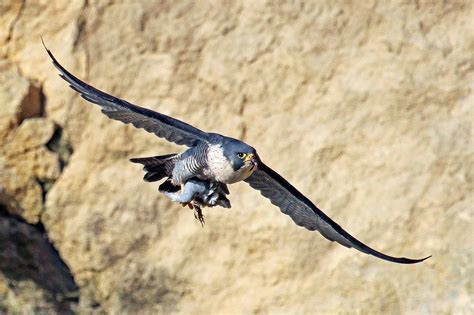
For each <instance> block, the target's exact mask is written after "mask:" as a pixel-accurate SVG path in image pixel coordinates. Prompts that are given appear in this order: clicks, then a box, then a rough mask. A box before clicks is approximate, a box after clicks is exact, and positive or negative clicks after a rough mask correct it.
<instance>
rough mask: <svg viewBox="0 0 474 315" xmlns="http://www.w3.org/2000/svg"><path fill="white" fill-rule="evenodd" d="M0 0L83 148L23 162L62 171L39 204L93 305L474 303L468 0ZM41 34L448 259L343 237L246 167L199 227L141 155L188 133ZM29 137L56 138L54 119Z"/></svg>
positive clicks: (373, 232) (116, 308) (322, 195)
mask: <svg viewBox="0 0 474 315" xmlns="http://www.w3.org/2000/svg"><path fill="white" fill-rule="evenodd" d="M69 3H70V4H69ZM1 8H2V10H4V12H5V14H6V15H5V17H2V18H1V19H0V23H2V24H1V25H0V29H4V27H7V28H8V29H9V32H8V35H4V34H3V33H0V41H4V42H5V45H4V47H2V50H1V51H2V54H3V56H4V58H5V59H8V62H10V63H14V64H15V65H16V66H17V67H18V68H19V69H20V73H21V76H23V77H24V78H30V79H29V80H30V81H29V82H33V81H31V80H37V81H38V82H41V87H42V93H43V94H44V96H45V109H44V112H45V115H46V117H45V118H43V119H42V121H44V122H43V123H40V124H43V125H41V126H38V127H37V129H38V128H39V129H41V130H42V132H44V133H49V132H50V130H51V126H52V125H51V124H52V123H51V121H54V122H55V123H57V124H59V126H60V128H61V129H60V130H62V132H63V133H62V134H63V136H64V139H65V138H67V139H68V141H70V144H71V145H72V147H73V149H74V153H73V154H72V156H71V158H70V160H69V162H68V164H67V165H66V166H65V168H64V170H63V171H62V172H61V173H60V174H59V170H60V168H58V170H57V171H56V170H55V169H54V168H51V169H50V168H48V167H44V166H39V165H38V166H35V167H30V168H27V171H26V173H25V174H26V175H25V176H27V177H28V176H29V178H30V177H34V176H38V174H39V173H38V172H40V170H41V172H40V174H43V175H44V177H46V178H48V179H51V182H53V181H54V183H53V184H52V187H51V189H50V190H49V191H48V192H47V194H46V197H45V204H44V205H43V204H42V203H41V204H40V205H41V207H44V210H43V211H42V215H41V216H40V217H41V221H42V223H43V224H44V227H45V229H46V232H47V233H48V235H49V238H50V239H51V240H52V242H53V243H54V245H55V246H56V248H57V249H58V251H59V253H60V255H61V257H62V258H63V260H64V261H65V263H66V264H67V265H68V266H69V267H70V269H71V272H72V274H73V275H74V278H75V281H76V283H77V285H78V286H79V288H80V307H78V308H77V311H78V312H82V313H89V312H101V311H104V312H108V313H109V312H110V313H136V312H138V311H144V312H146V313H170V312H177V313H181V314H190V313H194V314H216V313H222V314H229V313H306V314H314V313H335V312H364V313H382V312H383V313H395V314H398V313H405V314H412V313H471V312H474V303H473V293H474V292H473V290H474V283H473V279H474V264H473V259H474V257H473V256H474V255H473V253H474V252H473V248H474V246H473V245H474V235H473V232H472V231H473V221H472V203H473V195H472V188H473V187H472V178H473V174H472V170H473V169H474V168H473V157H474V150H473V145H472V132H473V128H472V118H473V105H474V97H473V93H472V87H473V70H474V60H473V57H472V56H473V52H474V35H473V34H474V32H473V30H474V27H473V22H472V20H473V14H472V12H473V11H472V4H471V3H470V2H467V1H466V2H461V1H457V2H455V1H451V2H444V3H439V4H438V3H435V2H427V3H422V2H420V3H418V2H413V3H409V2H400V3H399V2H385V1H374V2H370V3H367V4H363V3H362V2H358V1H354V2H352V3H351V2H345V3H342V2H341V3H339V2H332V1H328V2H326V3H323V2H316V1H314V2H310V3H307V2H306V3H303V2H301V3H300V2H297V3H294V4H289V3H286V2H283V3H276V2H267V3H265V2H263V1H244V2H229V3H226V4H222V3H221V4H217V3H215V2H208V3H205V2H199V3H194V4H193V3H191V2H160V3H158V2H154V1H141V2H138V1H133V2H130V3H128V2H122V1H117V2H115V1H88V2H86V1H83V2H81V1H71V2H66V1H57V2H55V3H49V2H35V1H33V2H26V3H25V4H23V5H22V6H21V8H18V6H16V5H15V4H14V1H12V4H7V5H3V6H2V7H1ZM40 35H42V36H43V37H44V39H45V41H46V43H47V45H48V47H49V48H50V49H51V50H52V51H53V52H54V53H55V55H56V56H57V58H58V59H59V60H60V61H61V62H62V63H63V65H64V66H66V67H67V68H68V69H70V70H71V71H72V72H73V73H75V74H77V75H78V76H79V77H81V78H83V79H85V80H86V81H88V82H89V83H91V84H93V85H94V86H96V87H98V88H100V89H103V90H105V91H108V92H110V93H112V94H114V95H117V96H119V97H123V98H125V99H127V100H129V101H131V102H133V103H136V104H139V105H142V106H146V107H148V108H152V109H155V110H159V111H160V112H162V113H165V114H168V115H172V116H174V117H177V118H179V119H182V120H185V121H187V122H189V123H191V124H193V125H196V126H198V127H199V128H202V129H204V130H207V131H215V132H219V133H223V134H227V135H230V136H234V137H238V138H241V139H243V140H245V141H247V142H249V143H250V144H252V145H254V146H255V147H256V148H257V149H258V151H259V153H260V156H261V157H262V158H263V159H264V160H265V161H266V162H267V164H269V165H271V166H272V167H273V168H275V169H276V170H278V171H279V172H280V173H281V174H282V175H284V176H285V177H286V178H287V179H288V180H290V181H291V182H292V183H293V184H294V185H295V186H296V187H298V188H299V189H300V190H301V191H302V192H304V193H305V194H307V196H308V197H309V198H310V199H311V200H313V201H315V202H316V204H318V205H319V206H320V207H321V208H322V209H324V210H325V212H326V213H327V214H328V215H329V216H331V217H332V218H334V219H335V220H336V221H337V222H338V223H340V224H341V225H342V226H343V227H345V228H346V229H347V230H348V231H349V232H351V233H352V234H354V235H355V236H356V237H358V238H359V239H361V240H362V241H364V242H366V243H368V244H370V245H371V246H373V247H375V248H377V249H380V250H382V251H384V252H387V253H389V254H392V255H396V256H398V255H400V256H408V257H420V256H424V255H427V254H432V255H433V257H432V258H431V259H429V260H428V261H426V262H425V263H423V264H419V265H415V266H403V265H396V264H390V263H386V262H383V261H380V260H377V259H375V258H373V257H369V256H367V255H364V254H361V253H358V252H357V251H355V250H350V249H346V248H343V247H341V246H339V245H337V244H332V243H330V242H327V241H326V240H325V239H324V238H323V237H321V236H320V235H319V234H318V233H312V232H309V231H306V230H303V229H300V228H298V227H297V226H296V225H294V223H293V222H292V221H291V220H290V219H289V218H288V217H286V216H285V215H282V214H281V213H280V212H279V210H278V209H276V208H275V207H273V206H272V205H271V204H270V203H269V202H268V201H266V200H265V199H263V198H262V197H260V195H259V194H258V193H257V192H256V191H253V190H252V189H250V188H249V187H248V186H246V184H243V183H241V184H236V185H233V186H232V187H231V195H230V197H231V201H232V204H233V208H232V209H231V210H224V209H212V210H207V211H205V215H206V219H207V225H206V226H205V228H204V229H202V228H201V227H200V225H199V224H198V223H197V222H196V221H195V220H194V218H193V215H192V212H191V211H189V210H187V209H183V208H181V207H180V206H179V205H176V204H173V203H170V202H168V201H167V200H166V198H164V197H163V196H161V195H159V194H158V192H157V185H151V184H147V183H144V182H142V181H141V176H142V175H143V174H142V172H141V169H140V168H139V167H137V166H136V165H134V164H131V163H129V162H128V159H129V158H131V157H137V156H143V155H148V154H165V153H171V152H178V151H179V150H182V149H183V148H178V147H175V146H173V145H171V144H168V143H165V142H164V141H163V140H160V139H156V138H155V137H153V136H152V135H149V134H147V133H146V132H144V131H142V130H136V129H134V128H133V127H131V126H125V125H123V124H120V123H118V122H115V121H111V120H109V119H107V118H106V117H105V116H104V115H102V114H100V111H99V110H98V109H97V108H96V107H95V106H93V105H91V104H88V103H86V102H85V101H84V100H82V99H81V98H80V97H78V96H77V95H76V94H75V93H74V92H72V91H71V90H70V89H69V88H68V86H67V84H66V83H65V82H63V81H62V80H61V79H60V78H58V77H57V72H56V70H55V69H54V68H53V67H52V66H51V64H50V63H49V60H48V58H47V56H46V54H45V52H44V50H43V48H42V46H41V42H40V40H39V37H40ZM2 45H3V44H2ZM11 97H18V98H20V96H18V95H16V94H15V93H13V94H12V96H11ZM2 100H3V98H2ZM0 106H4V104H0ZM7 116H8V117H12V116H11V114H8V115H7ZM9 119H11V118H9ZM8 121H10V120H8ZM34 121H35V123H38V121H37V120H34ZM2 124H3V127H0V135H2V128H3V130H5V132H4V133H5V136H4V138H8V139H13V138H15V136H14V134H16V135H17V137H20V136H18V134H20V135H21V130H22V126H23V125H24V124H30V126H32V125H33V124H34V122H29V119H27V120H24V121H23V123H22V124H21V125H20V126H19V127H17V126H16V125H15V124H14V123H10V122H9V123H8V125H7V123H3V121H2ZM5 126H8V127H5ZM26 126H28V125H26ZM25 128H26V127H25ZM53 131H54V128H53ZM46 138H48V137H46V136H45V137H44V139H46ZM21 139H24V140H22V143H24V144H21V145H25V146H28V145H32V144H35V145H36V144H39V146H38V147H37V149H35V150H33V151H34V152H40V151H41V152H43V153H45V150H46V151H48V150H47V148H46V147H45V145H44V144H45V143H44V142H45V141H43V136H42V135H38V138H35V139H33V138H30V137H29V136H28V134H27V133H26V134H23V136H21ZM21 145H18V146H15V150H19V148H21ZM64 145H65V144H63V147H64ZM4 148H7V146H6V145H5V146H4ZM6 151H8V152H10V153H5V152H6ZM13 151H14V149H12V147H10V149H8V150H6V149H4V150H3V151H2V153H1V155H0V161H5V160H7V159H8V156H10V155H11V152H13ZM43 153H38V155H35V156H34V157H33V156H30V155H26V154H24V153H21V154H24V155H22V157H23V159H18V160H17V161H16V162H15V163H13V164H11V165H10V164H8V165H7V164H6V162H3V167H4V169H3V170H2V174H7V173H9V172H10V173H11V172H14V171H15V170H16V169H17V168H18V166H19V165H22V164H21V163H24V162H21V160H24V161H46V160H48V158H43V156H42V155H41V154H43ZM50 153H51V152H50ZM51 154H53V155H54V156H55V159H56V161H60V160H63V158H62V156H64V155H63V154H61V153H60V151H58V150H55V152H52V153H51ZM40 155H41V157H40ZM52 160H53V159H51V161H52ZM48 161H49V160H48ZM34 163H36V162H34ZM34 163H33V164H34ZM46 163H47V164H48V163H49V164H48V165H52V164H50V162H46ZM51 163H52V162H51ZM57 163H58V162H57ZM28 164H31V163H30V162H28ZM34 165H37V164H34ZM0 167H2V164H0ZM0 176H1V175H0ZM0 178H1V177H0ZM56 178H57V180H56ZM0 183H1V184H2V185H3V186H4V187H5V188H4V189H10V188H11V187H13V188H15V187H17V186H18V189H20V190H21V189H23V191H26V192H29V191H34V189H35V188H34V187H30V186H27V185H28V183H29V182H28V181H25V183H24V184H23V182H21V181H20V180H19V181H18V182H16V183H8V185H5V184H4V182H0ZM15 185H17V186H15ZM9 187H10V188H9ZM15 189H17V188H15ZM21 200H22V199H21V198H19V200H18V202H21ZM24 207H28V208H29V209H28V211H32V210H31V209H34V208H35V205H27V206H24ZM30 207H31V208H30ZM37 218H39V216H38V217H37ZM33 222H34V221H33ZM1 272H2V270H1V269H0V273H1ZM1 288H2V287H1V281H0V290H1ZM1 297H2V293H1V291H0V298H1ZM0 305H2V304H0ZM0 311H1V308H0Z"/></svg>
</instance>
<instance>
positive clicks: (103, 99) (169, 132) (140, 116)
mask: <svg viewBox="0 0 474 315" xmlns="http://www.w3.org/2000/svg"><path fill="white" fill-rule="evenodd" d="M43 45H44V43H43ZM45 49H46V51H47V53H48V55H49V56H50V58H51V60H52V61H53V65H54V66H55V67H56V68H57V69H58V70H59V72H60V73H61V74H60V75H59V76H60V77H61V78H63V79H64V80H65V81H67V82H68V83H69V86H70V87H71V88H72V89H73V90H74V91H76V92H78V93H79V94H80V95H81V97H82V98H84V99H85V100H87V101H89V102H91V103H94V104H97V105H99V106H100V107H101V109H102V113H104V114H105V115H107V116H108V117H109V118H111V119H115V120H119V121H121V122H123V123H125V124H132V125H133V126H135V127H136V128H142V129H145V130H146V131H148V132H150V133H154V134H155V135H157V136H158V137H160V138H164V139H166V140H168V141H170V142H174V143H176V144H180V145H186V146H188V147H193V146H195V145H196V144H197V143H198V142H200V141H204V142H207V141H208V140H209V134H208V133H206V132H204V131H202V130H199V129H197V128H195V127H193V126H191V125H189V124H187V123H185V122H182V121H180V120H178V119H174V118H172V117H169V116H166V115H163V114H160V113H158V112H155V111H152V110H149V109H146V108H143V107H139V106H136V105H133V104H131V103H129V102H127V101H125V100H122V99H119V98H117V97H115V96H112V95H110V94H107V93H105V92H102V91H100V90H99V89H96V88H94V87H93V86H90V85H89V84H87V83H85V82H83V81H81V80H80V79H78V78H76V77H75V76H74V75H72V74H71V73H70V72H69V71H67V70H66V69H65V68H64V67H63V66H61V65H60V64H59V62H58V61H57V60H56V58H55V57H54V56H53V54H52V53H51V51H50V50H49V49H48V48H46V46H45Z"/></svg>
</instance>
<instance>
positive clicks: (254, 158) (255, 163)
mask: <svg viewBox="0 0 474 315" xmlns="http://www.w3.org/2000/svg"><path fill="white" fill-rule="evenodd" d="M244 161H245V163H250V164H252V167H251V168H250V171H253V170H254V169H256V168H257V167H258V158H257V156H256V155H255V154H253V153H250V154H248V155H247V156H246V157H245V160H244Z"/></svg>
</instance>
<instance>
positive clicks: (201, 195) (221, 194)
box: [159, 178, 231, 225]
mask: <svg viewBox="0 0 474 315" xmlns="http://www.w3.org/2000/svg"><path fill="white" fill-rule="evenodd" d="M159 191H160V192H161V193H163V194H164V195H166V196H167V197H168V198H169V199H171V200H172V201H174V202H179V203H181V204H182V205H188V206H189V207H190V208H191V209H193V210H194V217H195V218H196V219H198V220H199V222H201V224H202V225H204V215H203V214H202V208H204V207H215V206H221V207H224V208H230V207H231V205H230V201H229V199H227V197H226V195H227V194H229V190H228V189H227V187H226V185H225V184H222V183H216V182H211V181H208V180H200V179H197V178H191V179H189V180H188V181H187V182H186V183H185V184H184V185H181V189H180V187H178V186H175V185H173V184H172V181H171V179H169V178H168V179H167V180H166V181H165V182H163V184H161V185H160V188H159Z"/></svg>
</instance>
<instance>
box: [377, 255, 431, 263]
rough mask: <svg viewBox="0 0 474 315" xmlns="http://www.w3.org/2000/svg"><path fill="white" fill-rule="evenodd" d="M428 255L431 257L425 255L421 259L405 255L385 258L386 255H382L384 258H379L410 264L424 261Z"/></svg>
mask: <svg viewBox="0 0 474 315" xmlns="http://www.w3.org/2000/svg"><path fill="white" fill-rule="evenodd" d="M389 257H390V256H389ZM430 257H431V255H429V256H426V257H424V258H421V259H410V258H405V257H396V258H395V257H390V258H389V259H387V257H384V258H382V257H379V258H382V259H384V260H388V261H391V262H396V263H399V264H407V265H411V264H418V263H421V262H422V261H425V260H427V259H428V258H430Z"/></svg>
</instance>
